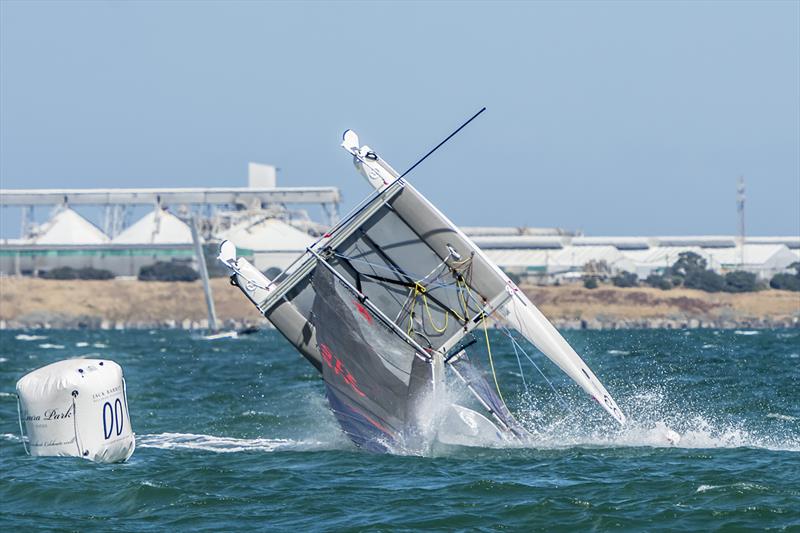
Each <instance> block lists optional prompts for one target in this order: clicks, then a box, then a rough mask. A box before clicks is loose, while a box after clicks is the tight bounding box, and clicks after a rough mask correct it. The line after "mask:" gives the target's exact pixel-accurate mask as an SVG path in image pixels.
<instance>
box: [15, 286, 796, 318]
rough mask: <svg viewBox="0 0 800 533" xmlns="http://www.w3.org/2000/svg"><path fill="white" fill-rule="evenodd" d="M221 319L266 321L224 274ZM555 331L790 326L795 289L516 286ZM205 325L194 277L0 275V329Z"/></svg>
mask: <svg viewBox="0 0 800 533" xmlns="http://www.w3.org/2000/svg"><path fill="white" fill-rule="evenodd" d="M212 287H213V291H214V301H215V306H216V310H217V316H218V317H219V321H220V324H221V325H222V326H223V327H225V328H242V327H247V326H258V327H269V324H268V322H267V321H266V320H265V319H264V318H263V317H261V316H260V315H259V313H258V311H257V310H256V309H255V308H254V307H253V305H252V304H251V303H250V302H249V301H247V300H246V299H245V298H244V296H243V295H242V294H241V293H240V292H239V291H238V290H237V289H235V288H234V287H231V286H230V284H229V283H228V280H227V278H217V279H213V280H212ZM522 288H523V290H524V291H525V292H526V293H527V294H528V295H529V296H530V297H531V299H532V300H533V301H534V303H536V305H537V306H539V308H540V309H541V310H542V312H543V313H544V314H545V315H546V316H547V317H548V318H549V319H550V320H551V321H552V322H553V324H555V326H556V327H558V328H560V329H593V330H597V329H646V328H664V329H681V328H690V329H694V328H718V329H734V328H796V327H800V293H797V292H788V291H778V290H766V291H762V292H755V293H740V294H730V293H706V292H702V291H697V290H691V289H673V290H669V291H662V290H659V289H653V288H649V287H638V288H625V289H622V288H617V287H613V286H606V285H601V286H600V287H598V288H597V289H585V288H583V287H582V286H580V285H564V286H548V287H539V286H523V287H522ZM51 328H52V329H81V328H86V329H156V328H169V329H187V330H190V329H191V330H195V329H199V330H202V329H207V328H208V317H207V313H206V307H205V302H204V299H203V292H202V286H201V284H200V282H192V283H165V282H142V281H137V280H109V281H88V280H75V281H57V280H44V279H37V278H19V277H0V329H51Z"/></svg>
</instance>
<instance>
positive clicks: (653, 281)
mask: <svg viewBox="0 0 800 533" xmlns="http://www.w3.org/2000/svg"><path fill="white" fill-rule="evenodd" d="M644 282H645V283H646V284H647V285H650V286H651V287H654V288H656V289H661V290H662V291H668V290H670V289H671V288H672V287H673V285H672V279H671V278H670V277H669V276H662V275H661V274H650V275H649V276H647V279H645V280H644Z"/></svg>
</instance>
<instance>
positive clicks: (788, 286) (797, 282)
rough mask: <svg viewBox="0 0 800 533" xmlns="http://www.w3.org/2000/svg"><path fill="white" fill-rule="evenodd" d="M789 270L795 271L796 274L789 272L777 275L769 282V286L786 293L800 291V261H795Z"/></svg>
mask: <svg viewBox="0 0 800 533" xmlns="http://www.w3.org/2000/svg"><path fill="white" fill-rule="evenodd" d="M789 268H790V269H792V268H793V269H794V274H789V273H788V272H784V273H781V274H775V275H774V276H772V279H771V280H770V281H769V286H770V287H772V288H773V289H780V290H784V291H800V261H795V262H794V263H792V264H791V265H789Z"/></svg>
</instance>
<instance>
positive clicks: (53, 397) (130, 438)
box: [17, 359, 135, 463]
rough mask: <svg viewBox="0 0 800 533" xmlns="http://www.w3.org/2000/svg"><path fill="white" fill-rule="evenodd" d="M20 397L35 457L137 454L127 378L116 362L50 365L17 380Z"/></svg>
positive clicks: (107, 459) (110, 459) (112, 458)
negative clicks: (129, 408)
mask: <svg viewBox="0 0 800 533" xmlns="http://www.w3.org/2000/svg"><path fill="white" fill-rule="evenodd" d="M17 397H18V399H19V407H20V413H19V414H20V431H22V426H23V422H24V425H25V433H26V434H27V437H28V444H27V446H26V451H28V453H29V454H30V455H33V456H52V455H59V456H75V457H84V458H86V459H89V460H91V461H97V462H101V463H115V462H119V461H125V460H126V459H128V457H130V456H131V454H132V453H133V450H134V447H135V442H134V440H135V439H134V434H133V430H132V429H131V424H130V418H129V417H128V398H127V395H126V391H125V379H124V378H123V377H122V368H121V367H120V366H119V365H118V364H117V363H115V362H113V361H108V360H104V359H68V360H66V361H59V362H57V363H53V364H50V365H47V366H45V367H42V368H40V369H38V370H34V371H33V372H31V373H30V374H26V375H25V376H23V377H22V378H21V379H20V380H19V381H18V382H17ZM24 442H25V439H24V437H23V443H24Z"/></svg>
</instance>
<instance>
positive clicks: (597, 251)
mask: <svg viewBox="0 0 800 533" xmlns="http://www.w3.org/2000/svg"><path fill="white" fill-rule="evenodd" d="M484 252H485V253H486V255H488V256H489V258H490V259H491V260H492V261H494V262H496V263H497V264H498V266H500V267H501V268H508V269H516V270H518V269H526V270H536V271H542V272H547V273H549V274H557V273H560V272H569V271H576V270H581V269H582V268H583V266H584V265H585V264H586V263H588V262H590V261H605V262H606V263H607V264H608V266H609V267H611V269H612V270H633V268H634V264H633V262H632V261H630V260H629V259H628V258H627V257H625V256H624V255H623V254H622V253H621V252H620V251H619V250H617V249H616V248H614V247H613V246H567V247H564V248H562V249H551V250H542V249H516V250H510V249H488V250H484Z"/></svg>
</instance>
